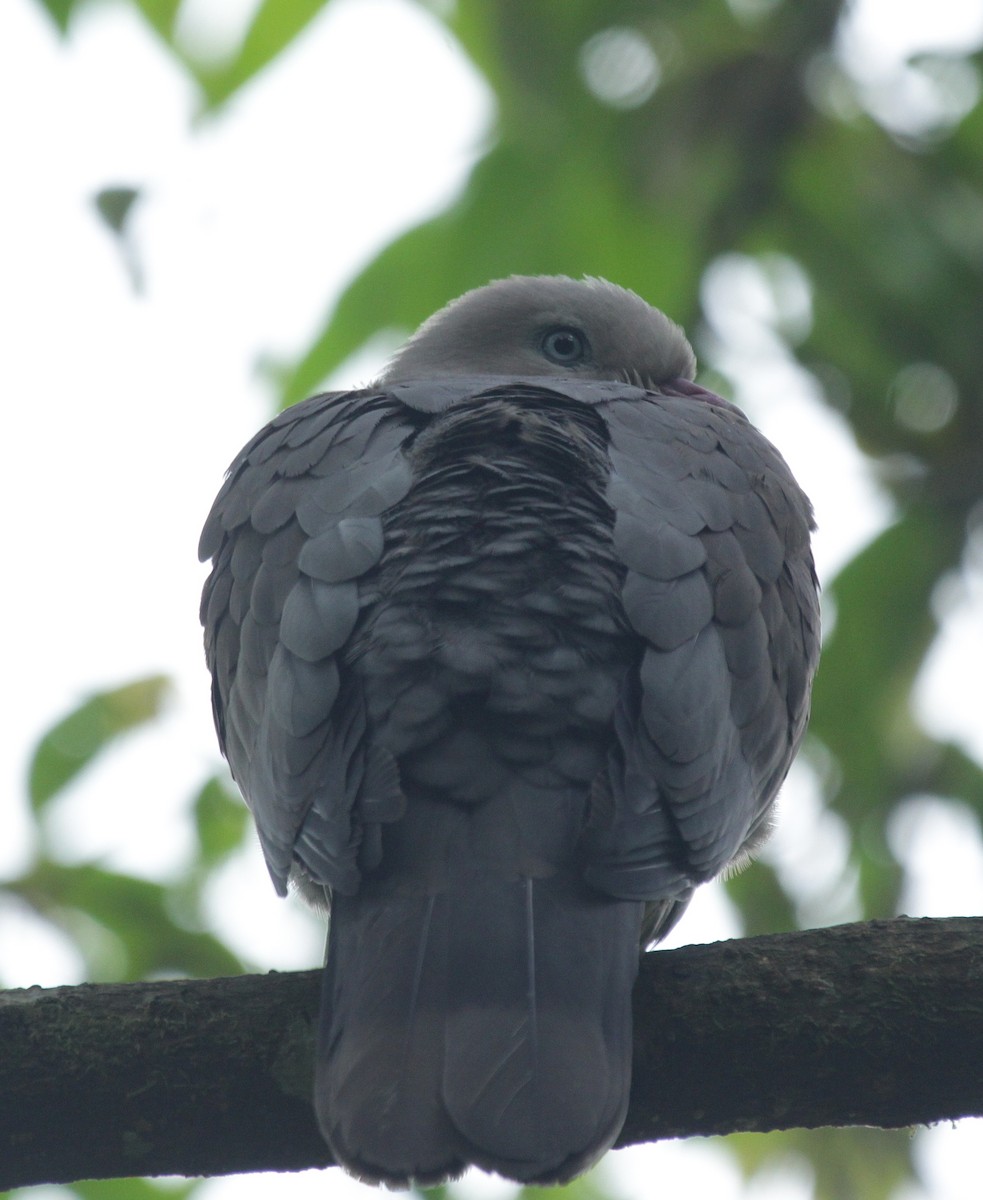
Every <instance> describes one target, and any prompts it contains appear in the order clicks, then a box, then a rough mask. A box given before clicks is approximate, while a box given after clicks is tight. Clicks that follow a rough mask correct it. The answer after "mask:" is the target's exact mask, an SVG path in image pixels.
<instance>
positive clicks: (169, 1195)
mask: <svg viewBox="0 0 983 1200" xmlns="http://www.w3.org/2000/svg"><path fill="white" fill-rule="evenodd" d="M201 1182H202V1181H201V1180H197V1179H196V1180H193V1181H191V1182H187V1183H186V1182H181V1183H179V1182H177V1181H176V1180H167V1182H166V1183H157V1182H156V1181H154V1180H153V1179H85V1180H81V1181H80V1182H78V1183H73V1184H72V1191H73V1192H74V1193H75V1194H76V1195H77V1196H79V1197H81V1200H185V1197H187V1196H190V1195H192V1194H193V1193H194V1192H195V1190H196V1189H197V1188H199V1187H200V1186H201ZM25 1200H27V1198H26V1196H25Z"/></svg>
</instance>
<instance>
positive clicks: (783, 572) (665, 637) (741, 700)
mask: <svg viewBox="0 0 983 1200" xmlns="http://www.w3.org/2000/svg"><path fill="white" fill-rule="evenodd" d="M694 390H695V389H694ZM599 411H601V412H602V414H603V416H604V418H605V420H606V423H607V428H608V433H609V439H610V445H609V457H610V461H611V467H612V475H611V482H610V486H609V489H608V499H609V502H610V503H611V505H612V507H613V508H614V509H615V510H616V520H615V526H614V543H615V549H616V550H617V552H618V554H619V556H620V558H621V560H622V562H623V563H624V564H625V566H626V567H627V568H628V569H627V573H626V576H625V581H624V585H623V591H622V600H623V604H624V609H625V614H626V616H627V617H628V620H629V622H630V623H631V625H632V627H633V629H634V630H635V631H636V632H637V633H638V634H639V635H640V636H641V637H642V638H644V639H645V641H646V642H647V643H648V649H647V650H646V651H645V653H644V656H643V658H642V662H641V666H640V669H639V672H638V687H637V695H635V696H631V695H627V696H626V697H625V698H624V700H623V703H622V705H621V706H620V708H619V712H618V716H617V720H616V727H617V728H616V732H617V737H618V741H619V745H620V749H619V752H618V753H617V754H615V755H613V756H612V760H611V764H610V767H609V779H608V781H607V784H606V786H607V787H608V788H609V790H610V796H611V802H612V803H613V805H614V813H613V818H612V819H611V820H610V822H609V823H608V824H607V825H606V826H604V827H602V828H601V829H598V830H592V831H591V835H590V840H591V855H590V862H591V865H590V866H589V867H588V874H589V877H590V878H591V880H592V882H594V883H595V884H596V885H597V886H599V887H602V888H603V889H604V890H607V891H609V892H612V893H613V894H615V895H620V896H637V897H652V896H656V895H661V896H668V897H672V896H673V895H676V896H679V897H682V898H685V896H686V895H687V894H688V892H689V890H691V889H692V886H693V884H694V883H695V882H701V881H703V880H706V879H709V878H711V877H712V876H713V875H715V874H717V873H718V872H719V871H720V870H721V869H722V868H723V867H725V866H726V865H727V864H728V863H729V862H731V861H732V860H733V859H734V858H735V857H736V856H738V855H739V854H740V852H741V850H742V849H743V848H745V847H747V846H749V845H750V844H751V843H752V842H753V839H754V837H755V835H756V834H757V833H758V832H759V830H760V828H761V826H762V824H763V822H764V820H765V817H766V814H767V811H768V809H769V808H770V806H771V804H772V802H773V800H774V797H775V793H776V791H777V789H778V787H779V786H780V784H781V782H782V780H783V779H784V776H785V773H786V772H787V770H788V766H789V763H790V762H791V759H792V756H793V754H794V751H795V748H796V747H797V744H798V741H799V739H800V737H801V734H802V731H803V729H804V726H805V721H806V717H807V711H808V688H809V681H810V679H811V675H812V671H813V669H814V667H815V662H816V657H817V654H818V610H817V601H816V585H815V576H814V573H813V568H812V559H811V556H810V553H809V548H808V540H809V531H810V528H811V509H810V506H809V503H808V500H807V499H806V498H805V496H804V495H803V493H802V492H801V491H800V489H799V488H798V486H797V485H796V483H795V481H794V479H793V478H792V476H791V473H790V472H789V470H788V468H787V466H786V465H785V463H784V461H783V460H782V458H781V456H780V455H779V454H778V452H777V451H776V450H775V449H774V447H772V446H771V444H770V443H769V442H768V441H767V440H766V439H765V438H764V437H763V436H762V435H761V434H759V433H758V432H757V431H756V430H755V429H754V428H753V427H752V426H751V425H750V424H749V423H748V422H747V421H746V419H745V418H744V417H743V415H742V414H741V413H740V412H739V411H738V410H736V409H734V408H732V407H731V406H729V405H725V404H722V403H700V402H699V400H694V399H693V398H692V397H690V396H687V397H685V398H676V397H674V396H661V397H660V396H654V395H649V396H648V397H647V398H646V399H645V400H642V401H639V400H638V399H633V400H632V401H631V402H621V401H617V400H616V401H612V402H610V403H607V404H603V405H601V406H599Z"/></svg>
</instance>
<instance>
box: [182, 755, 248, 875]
mask: <svg viewBox="0 0 983 1200" xmlns="http://www.w3.org/2000/svg"><path fill="white" fill-rule="evenodd" d="M194 819H195V829H196V831H197V833H198V845H199V848H200V858H201V861H202V864H203V865H205V866H207V867H214V866H215V865H216V864H218V863H220V862H221V861H222V860H223V859H224V858H225V857H226V856H227V855H229V854H230V853H231V852H232V851H233V850H236V849H237V848H238V847H239V846H240V845H241V844H242V839H243V837H244V835H245V831H246V827H247V825H248V824H249V811H248V809H247V808H246V806H245V804H244V803H243V802H242V799H241V798H240V797H239V795H238V794H237V793H233V792H231V791H230V790H229V789H228V788H227V787H226V786H225V784H224V783H223V781H222V780H221V779H220V778H219V777H218V776H217V775H215V776H213V777H212V778H211V779H209V780H208V782H207V783H206V784H205V785H204V786H203V787H202V789H201V791H200V792H199V793H198V795H197V796H196V797H195V800H194Z"/></svg>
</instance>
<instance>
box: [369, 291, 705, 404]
mask: <svg viewBox="0 0 983 1200" xmlns="http://www.w3.org/2000/svg"><path fill="white" fill-rule="evenodd" d="M695 370H696V359H695V357H694V355H693V351H692V349H691V348H690V344H689V342H688V341H687V340H686V336H685V334H684V333H683V331H682V330H681V329H680V328H679V326H678V325H676V324H675V322H673V321H671V320H670V319H669V318H668V317H667V316H666V315H665V314H664V313H661V312H659V310H658V309H657V308H652V306H651V305H649V304H646V302H645V301H644V300H643V299H642V298H641V296H638V295H636V294H635V293H634V292H630V291H628V290H627V289H626V288H621V287H618V286H617V285H616V284H613V283H608V282H607V280H604V279H590V278H588V279H583V280H578V279H570V278H568V277H567V276H565V275H513V276H511V277H510V278H509V279H498V280H496V281H495V282H494V283H489V284H488V285H487V286H486V287H481V288H476V289H475V290H474V291H472V292H466V293H465V294H464V295H463V296H461V297H459V299H457V300H454V301H452V302H451V303H450V304H448V305H447V307H446V308H442V309H441V310H440V312H438V313H435V314H434V316H432V317H431V318H430V319H429V320H428V321H425V322H424V323H423V325H421V326H420V328H419V329H418V330H417V332H416V333H415V334H414V335H413V336H412V337H411V338H410V339H409V341H408V342H407V343H406V344H405V346H403V347H402V349H400V350H399V351H397V353H396V354H395V356H394V357H393V359H392V361H391V362H390V363H389V365H388V366H387V367H386V369H385V371H384V372H383V373H382V375H381V376H380V377H379V379H378V381H377V382H378V383H380V384H394V383H399V382H401V381H403V380H410V379H423V378H432V377H438V376H444V377H446V376H454V375H510V376H519V377H525V376H537V375H544V376H553V377H556V376H564V375H569V376H572V377H575V378H578V379H602V380H622V381H626V382H630V383H636V384H640V385H641V386H643V387H650V388H655V387H658V386H659V385H660V384H663V383H667V382H668V381H669V380H672V379H692V378H693V375H694V373H695Z"/></svg>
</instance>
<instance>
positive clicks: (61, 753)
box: [28, 675, 170, 810]
mask: <svg viewBox="0 0 983 1200" xmlns="http://www.w3.org/2000/svg"><path fill="white" fill-rule="evenodd" d="M169 687H170V684H169V681H168V679H167V677H166V676H164V675H151V676H149V677H148V678H146V679H138V680H135V681H134V682H133V683H127V684H124V685H123V686H122V687H118V688H113V689H111V690H110V691H105V692H98V693H96V695H94V696H91V697H90V698H89V699H88V700H86V701H85V702H84V703H83V704H81V705H80V706H79V707H78V708H77V709H76V710H75V711H74V712H72V713H70V714H69V715H68V716H67V717H63V718H62V720H60V721H59V722H58V723H57V725H55V726H54V727H53V728H52V729H50V730H49V731H48V732H47V733H46V734H45V735H44V736H43V737H42V739H41V741H40V742H39V743H38V746H37V749H36V750H35V751H34V754H33V756H32V759H31V765H30V771H29V776H28V791H29V794H30V798H31V804H32V805H33V807H34V808H35V809H36V810H41V809H43V808H44V806H45V805H46V804H47V803H48V802H49V801H50V800H51V798H52V797H53V796H55V795H57V794H58V792H60V791H61V789H62V788H63V787H64V786H65V785H66V784H67V783H69V782H70V781H71V780H72V779H74V778H75V776H76V775H77V774H78V773H79V772H80V771H81V770H82V769H83V768H84V767H87V766H88V765H89V763H91V762H92V761H93V759H95V758H96V757H97V756H98V755H99V754H100V753H101V752H102V751H103V750H104V749H105V748H106V747H107V746H108V745H109V744H110V743H111V742H113V741H114V740H115V739H116V738H118V737H120V735H121V734H124V733H127V732H129V731H130V730H132V729H136V728H137V727H138V726H140V725H144V724H146V723H147V722H148V721H151V720H153V718H154V717H156V716H158V715H159V713H160V711H161V709H162V707H163V705H164V701H165V698H166V696H167V692H168V689H169Z"/></svg>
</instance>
